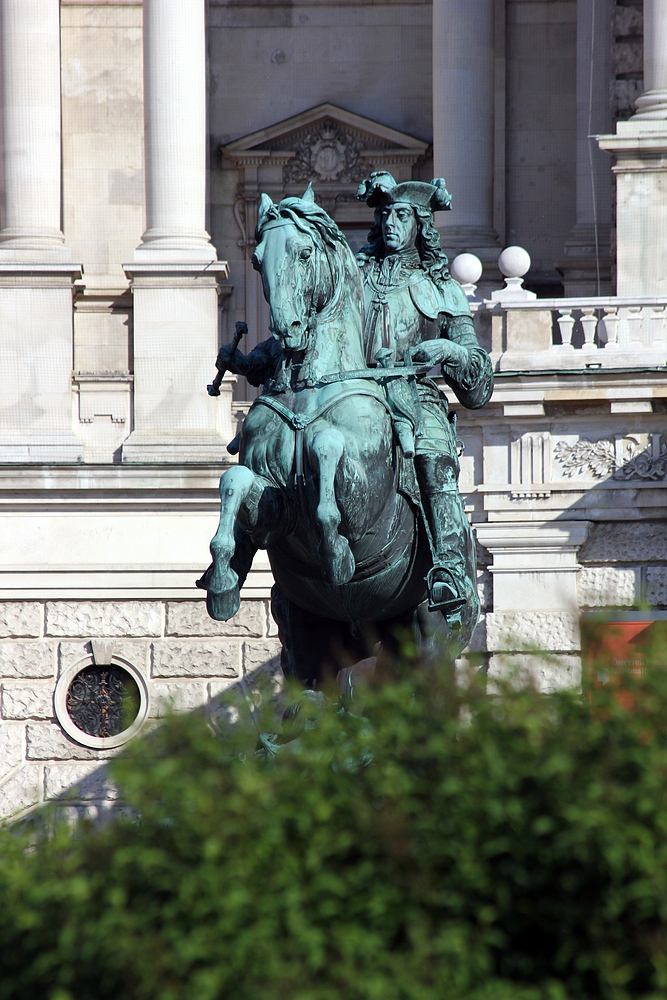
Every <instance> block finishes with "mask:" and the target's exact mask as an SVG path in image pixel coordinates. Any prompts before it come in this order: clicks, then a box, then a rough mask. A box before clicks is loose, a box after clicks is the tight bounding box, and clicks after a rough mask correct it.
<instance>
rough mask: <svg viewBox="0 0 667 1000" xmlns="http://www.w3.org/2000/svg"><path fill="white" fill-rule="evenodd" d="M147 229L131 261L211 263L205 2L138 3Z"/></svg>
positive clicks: (167, 0) (151, 0) (152, 0)
mask: <svg viewBox="0 0 667 1000" xmlns="http://www.w3.org/2000/svg"><path fill="white" fill-rule="evenodd" d="M143 11H144V22H143V24H144V27H143V31H144V137H145V138H144V142H145V157H146V231H145V233H144V234H143V236H142V237H141V244H140V246H139V247H138V248H137V250H136V253H135V260H137V261H140V260H145V259H149V260H151V261H156V260H160V261H162V262H165V261H167V260H177V261H185V260H192V261H211V260H215V258H216V252H215V247H214V246H212V244H211V242H210V237H209V235H208V233H207V232H206V229H205V213H206V40H205V19H204V18H205V6H204V0H144V5H143Z"/></svg>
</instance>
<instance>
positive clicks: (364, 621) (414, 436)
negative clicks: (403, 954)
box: [198, 173, 493, 687]
mask: <svg viewBox="0 0 667 1000" xmlns="http://www.w3.org/2000/svg"><path fill="white" fill-rule="evenodd" d="M358 197H360V198H362V199H363V200H365V201H366V202H367V203H368V204H369V205H370V206H371V207H373V208H374V209H375V221H374V224H373V226H372V227H371V231H370V233H369V239H368V244H367V245H366V246H365V247H364V248H363V249H362V251H361V252H360V254H359V255H358V258H357V259H356V260H355V258H354V256H353V254H352V252H351V250H350V248H349V247H348V245H347V243H346V241H345V238H344V237H343V235H342V233H341V232H340V230H339V229H338V227H337V226H336V224H335V223H334V222H333V220H332V219H331V218H330V217H329V216H328V215H327V214H326V212H324V211H323V209H321V208H319V207H318V206H317V205H316V204H315V201H314V198H313V193H312V190H311V189H310V187H309V189H308V190H307V191H306V194H305V195H304V196H303V198H285V199H284V200H283V201H281V202H280V204H278V205H274V204H273V202H272V201H271V199H270V198H268V196H267V195H263V196H262V201H261V205H260V212H259V221H258V226H257V234H256V239H257V247H256V250H255V253H254V257H253V264H254V266H255V268H256V269H257V270H258V271H259V272H260V274H261V277H262V283H263V287H264V294H265V296H266V299H267V301H268V303H269V305H270V330H271V333H272V337H271V338H270V339H269V340H267V341H265V342H264V343H262V344H260V345H259V347H257V348H255V350H254V351H252V352H251V353H250V354H248V355H247V356H245V355H243V354H242V353H241V352H240V351H239V350H238V349H237V348H236V346H235V344H232V345H230V346H229V347H227V348H223V349H222V350H221V351H220V353H219V355H218V360H217V362H216V363H217V366H218V368H219V369H221V370H222V369H229V370H231V371H233V372H237V373H239V374H242V375H245V376H246V377H247V378H248V380H249V381H250V382H251V383H252V384H255V385H263V386H264V389H263V392H262V394H261V395H260V396H259V397H258V399H257V400H256V401H255V403H254V404H253V406H252V407H251V409H250V412H249V413H248V416H247V418H246V421H245V423H244V426H243V431H242V433H241V436H240V441H239V442H238V448H239V452H240V453H239V465H238V466H236V467H235V468H232V469H229V470H228V471H227V472H225V473H224V475H223V476H222V478H221V481H220V496H221V516H220V525H219V527H218V530H217V532H216V535H215V537H214V538H213V540H212V542H211V553H212V556H213V562H212V564H211V566H210V567H209V569H208V570H207V571H206V573H205V574H204V576H203V577H202V579H201V580H199V581H198V585H199V586H201V587H203V588H204V589H206V590H207V608H208V612H209V614H210V615H211V616H212V617H213V618H216V619H219V620H226V619H228V618H231V617H232V615H234V614H235V613H236V611H237V610H238V607H239V601H240V597H239V590H240V587H241V586H242V585H243V582H244V580H245V577H246V575H247V573H248V571H249V569H250V565H251V563H252V559H253V556H254V554H255V552H256V551H257V549H258V548H266V549H267V550H268V555H269V559H270V562H271V567H272V570H273V574H274V578H275V586H274V588H273V591H272V612H273V616H274V618H275V620H276V622H277V624H278V630H279V636H280V640H281V642H282V646H283V651H282V667H283V671H284V672H285V674H286V675H288V676H293V677H296V678H298V679H299V680H301V681H302V682H303V683H304V684H305V685H306V686H308V687H315V686H317V684H318V682H320V681H321V680H322V678H323V676H324V673H325V672H327V671H330V670H331V669H333V668H334V667H335V663H336V661H337V662H338V663H340V662H346V663H351V662H354V660H355V658H356V659H360V658H363V657H365V656H368V655H369V652H370V650H371V649H372V648H373V646H374V644H375V643H376V642H378V641H379V642H381V643H382V644H383V646H384V647H385V648H388V649H392V648H396V643H397V641H398V640H397V636H400V635H401V634H405V630H406V629H409V630H411V632H412V634H413V635H414V636H415V637H416V638H417V639H418V640H419V641H421V643H422V644H423V645H428V644H430V643H433V642H445V643H446V644H447V645H448V647H449V650H450V652H452V653H454V654H456V653H457V652H459V651H460V650H461V649H463V647H464V646H465V645H466V644H467V643H468V642H469V640H470V638H471V636H472V632H473V630H474V628H475V626H476V624H477V620H478V617H479V600H478V597H477V588H476V572H475V549H474V542H473V537H472V532H471V529H470V525H469V523H468V520H467V518H466V516H465V513H464V510H463V504H462V501H461V498H460V495H459V492H458V475H459V463H458V455H457V439H456V425H455V422H454V421H452V419H451V415H449V414H448V405H447V400H446V398H445V396H444V395H443V393H442V392H441V391H440V389H439V388H438V386H437V385H436V383H435V382H433V381H432V380H431V379H429V378H428V376H427V374H426V373H427V372H428V371H429V370H430V369H431V368H432V367H433V366H434V365H436V364H440V365H441V366H442V367H441V370H442V374H443V377H444V379H445V382H446V383H447V385H448V386H450V387H451V388H452V390H453V391H454V393H455V394H456V396H457V398H458V399H459V401H460V402H461V403H463V405H464V406H467V407H470V408H477V407H480V406H484V405H485V403H487V402H488V400H489V398H490V396H491V392H492V389H493V375H492V370H491V364H490V361H489V358H488V356H487V354H486V353H485V352H484V351H483V350H482V349H481V348H480V346H479V344H478V342H477V338H476V335H475V332H474V329H473V324H472V317H471V315H470V309H469V306H468V302H467V299H466V297H465V295H464V293H463V292H462V290H461V287H460V286H459V285H458V284H457V283H456V282H455V281H454V279H453V278H451V276H450V274H449V271H448V268H447V259H446V257H445V256H444V254H443V252H442V250H441V249H440V242H439V237H438V233H437V231H436V230H435V228H434V226H433V211H434V210H436V209H442V208H447V207H449V202H450V198H449V195H448V193H447V191H446V188H445V186H444V181H442V180H436V181H434V182H433V183H432V184H425V183H423V182H416V181H410V182H406V183H402V184H396V183H395V181H394V179H393V178H392V177H391V176H390V175H389V174H387V173H376V174H372V175H371V177H370V178H369V179H368V180H367V181H365V182H364V183H363V184H362V185H361V186H360V188H359V192H358ZM236 342H238V339H237V341H236Z"/></svg>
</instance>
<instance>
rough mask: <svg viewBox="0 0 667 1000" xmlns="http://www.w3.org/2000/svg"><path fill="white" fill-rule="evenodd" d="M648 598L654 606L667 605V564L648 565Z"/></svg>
mask: <svg viewBox="0 0 667 1000" xmlns="http://www.w3.org/2000/svg"><path fill="white" fill-rule="evenodd" d="M646 600H647V601H648V602H649V604H650V605H652V607H654V608H662V607H665V606H666V605H667V566H647V567H646Z"/></svg>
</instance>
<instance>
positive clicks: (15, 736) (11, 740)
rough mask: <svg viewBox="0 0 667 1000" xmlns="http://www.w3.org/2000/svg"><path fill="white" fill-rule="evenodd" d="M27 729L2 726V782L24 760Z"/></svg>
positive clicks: (0, 750)
mask: <svg viewBox="0 0 667 1000" xmlns="http://www.w3.org/2000/svg"><path fill="white" fill-rule="evenodd" d="M24 742H25V728H24V727H23V726H20V725H16V724H12V723H10V724H9V725H7V724H5V725H2V726H0V781H3V780H4V779H5V778H6V777H7V775H8V774H9V773H10V771H11V770H12V769H13V768H15V767H16V765H17V764H20V763H21V761H22V760H23V745H24Z"/></svg>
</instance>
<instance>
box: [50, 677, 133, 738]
mask: <svg viewBox="0 0 667 1000" xmlns="http://www.w3.org/2000/svg"><path fill="white" fill-rule="evenodd" d="M140 702H141V697H140V693H139V687H138V685H137V683H136V681H135V680H134V678H133V677H132V676H131V675H130V674H129V673H128V672H127V670H123V668H122V667H119V666H115V665H114V666H90V667H86V668H85V669H83V670H81V671H79V673H78V674H76V676H75V677H74V678H73V680H72V681H71V683H70V685H69V688H68V690H67V696H66V701H65V704H66V706H67V713H68V715H69V717H70V719H71V720H72V722H73V723H74V725H75V726H76V727H77V729H79V730H81V731H82V732H84V733H87V734H88V735H89V736H96V737H100V738H106V737H109V736H117V735H118V734H119V733H123V732H125V730H126V729H129V728H130V726H131V725H132V724H133V722H134V721H135V720H136V718H137V716H138V714H139V707H140Z"/></svg>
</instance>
